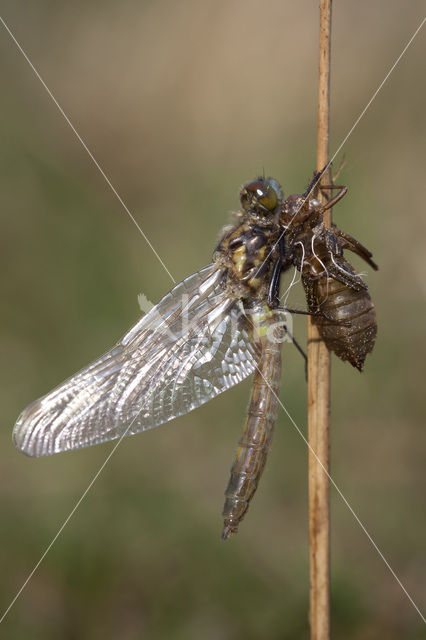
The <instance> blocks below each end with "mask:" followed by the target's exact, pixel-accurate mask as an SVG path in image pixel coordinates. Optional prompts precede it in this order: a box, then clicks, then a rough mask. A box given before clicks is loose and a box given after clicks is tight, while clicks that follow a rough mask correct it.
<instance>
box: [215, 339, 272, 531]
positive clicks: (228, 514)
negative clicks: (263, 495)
mask: <svg viewBox="0 0 426 640" xmlns="http://www.w3.org/2000/svg"><path fill="white" fill-rule="evenodd" d="M262 346H263V347H264V348H263V350H262V355H261V356H260V358H259V361H258V365H257V369H256V370H255V372H254V379H253V388H252V392H251V398H250V404H249V409H248V413H247V418H246V421H245V424H244V430H243V435H242V437H241V440H240V442H239V447H238V450H237V454H236V457H235V461H234V464H233V465H232V469H231V477H230V479H229V483H228V486H227V488H226V491H225V505H224V507H223V512H222V515H223V517H224V528H223V533H222V539H224V540H225V539H226V538H229V537H230V536H231V535H233V534H234V533H236V532H237V530H238V526H239V524H240V522H241V520H242V519H243V517H244V515H245V514H246V512H247V509H248V507H249V504H250V500H251V499H252V497H253V495H254V493H255V491H256V489H257V485H258V483H259V480H260V477H261V475H262V472H263V468H264V466H265V462H266V458H267V455H268V451H269V447H270V444H271V440H272V436H273V432H274V426H275V421H276V419H277V415H278V404H279V400H278V398H279V390H280V381H281V343H280V342H274V341H271V340H268V338H267V337H266V336H265V337H264V338H263V339H262Z"/></svg>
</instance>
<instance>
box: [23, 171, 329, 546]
mask: <svg viewBox="0 0 426 640" xmlns="http://www.w3.org/2000/svg"><path fill="white" fill-rule="evenodd" d="M240 202H241V209H240V210H239V211H238V212H237V213H236V214H234V219H233V221H232V223H231V224H229V225H227V226H225V227H224V229H223V230H222V233H221V236H220V239H219V242H218V244H217V246H216V248H215V250H214V253H213V259H212V262H211V264H210V265H208V266H207V267H205V268H203V269H201V270H200V271H198V272H196V273H194V274H193V275H191V276H189V277H188V278H186V279H185V280H183V281H182V282H181V283H179V284H177V285H176V286H175V287H174V288H173V289H172V290H171V291H170V292H169V293H168V294H167V295H166V296H165V297H164V298H162V299H161V300H160V302H159V303H158V304H157V305H156V306H154V307H153V308H152V309H151V310H150V311H149V312H148V313H147V314H146V315H144V316H143V317H142V318H141V319H140V320H139V321H138V322H137V323H136V324H135V326H134V327H132V328H131V329H130V330H129V331H128V332H127V333H126V335H125V336H124V337H123V338H122V339H121V340H120V341H119V342H118V343H117V344H116V345H115V346H114V347H113V348H112V349H111V350H110V351H108V352H107V353H105V354H104V355H103V356H101V357H100V358H98V359H97V360H95V361H94V362H93V363H91V364H89V365H88V366H87V367H85V368H84V369H82V370H81V371H79V372H78V373H76V374H75V375H73V376H72V377H71V378H69V379H68V380H66V381H65V382H63V383H62V384H61V385H59V386H58V387H57V388H56V389H54V390H53V391H51V392H50V393H48V394H47V395H45V396H43V397H42V398H40V399H38V400H36V401H35V402H33V403H31V404H30V405H29V406H28V407H27V408H26V409H25V410H24V411H23V413H22V414H21V415H20V416H19V418H18V420H17V423H16V425H15V427H14V432H13V438H14V442H15V445H16V446H17V448H18V449H19V450H20V451H21V452H23V453H25V454H27V455H29V456H46V455H51V454H55V453H59V452H63V451H69V450H73V449H79V448H82V447H87V446H91V445H95V444H99V443H102V442H106V441H110V440H113V439H117V438H123V437H124V436H129V435H133V434H136V433H138V432H142V431H145V430H147V429H151V428H153V427H156V426H158V425H160V424H163V423H165V422H168V421H169V420H172V419H174V418H176V417H178V416H182V415H184V414H187V413H188V412H190V411H192V410H193V409H196V408H197V407H200V406H201V405H203V404H204V403H206V402H208V401H209V400H211V399H212V398H214V397H215V396H217V395H218V394H220V393H222V392H224V391H226V390H227V389H230V388H231V387H233V386H234V385H236V384H238V383H239V382H241V381H242V380H244V379H245V378H247V377H248V376H250V375H251V374H253V384H252V390H251V396H250V401H249V407H248V411H247V416H246V420H245V423H244V428H243V433H242V437H241V439H240V441H239V445H238V449H237V452H236V456H235V459H234V463H233V465H232V468H231V473H230V479H229V482H228V485H227V488H226V491H225V504H224V508H223V512H222V514H223V519H224V525H223V532H222V538H223V539H227V538H229V537H230V536H232V535H234V534H235V533H237V531H238V527H239V525H240V523H241V521H242V519H243V518H244V516H245V514H246V513H247V510H248V508H249V504H250V501H251V499H252V498H253V495H254V493H255V491H256V489H257V486H258V483H259V480H260V477H261V475H262V472H263V469H264V467H265V463H266V459H267V455H268V451H269V448H270V444H271V440H272V436H273V431H274V426H275V422H276V420H277V416H278V409H279V403H280V401H279V392H280V382H281V372H282V361H281V347H282V342H283V341H284V340H286V339H288V338H289V337H290V338H291V339H292V341H294V340H293V338H292V336H291V335H290V331H289V328H288V322H287V321H286V318H287V316H286V313H287V312H288V311H291V312H299V313H306V314H309V315H312V314H313V313H315V314H316V315H321V314H322V313H323V312H322V311H321V310H320V309H316V310H315V311H309V310H308V311H298V310H288V309H286V307H282V306H280V299H279V291H280V281H281V276H282V274H283V272H285V271H286V270H287V269H289V267H290V266H291V265H293V264H294V265H296V267H297V268H299V269H301V268H303V265H301V263H300V257H299V256H298V254H297V251H296V249H295V247H296V245H297V233H296V232H295V228H294V227H292V228H291V225H290V224H289V220H288V209H287V210H286V209H285V201H284V196H283V192H282V189H281V186H280V184H279V183H278V182H277V181H276V180H275V179H273V178H265V177H261V178H258V179H256V180H254V181H252V182H249V183H247V184H246V185H244V186H243V187H242V188H241V190H240ZM290 229H291V233H290V232H289V231H290ZM294 342H295V341H294ZM295 344H296V346H297V347H298V348H299V350H301V349H300V347H299V345H297V343H295Z"/></svg>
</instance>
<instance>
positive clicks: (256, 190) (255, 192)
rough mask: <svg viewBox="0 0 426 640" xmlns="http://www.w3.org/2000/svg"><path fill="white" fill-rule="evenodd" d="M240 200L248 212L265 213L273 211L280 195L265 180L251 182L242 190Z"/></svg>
mask: <svg viewBox="0 0 426 640" xmlns="http://www.w3.org/2000/svg"><path fill="white" fill-rule="evenodd" d="M240 200H241V204H242V206H243V208H244V209H245V210H246V211H249V210H250V209H259V210H260V211H259V213H261V212H262V210H263V211H265V210H266V211H273V210H274V209H275V207H276V206H277V204H278V195H277V193H276V191H275V189H274V188H273V187H272V186H271V185H270V184H268V183H267V182H264V181H263V180H255V181H254V182H249V183H248V184H246V185H245V187H243V188H242V190H241V194H240Z"/></svg>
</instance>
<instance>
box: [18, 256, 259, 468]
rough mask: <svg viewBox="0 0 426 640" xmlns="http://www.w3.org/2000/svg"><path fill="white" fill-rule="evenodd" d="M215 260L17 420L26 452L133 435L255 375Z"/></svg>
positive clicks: (245, 328) (251, 351) (245, 332)
mask: <svg viewBox="0 0 426 640" xmlns="http://www.w3.org/2000/svg"><path fill="white" fill-rule="evenodd" d="M222 278H223V270H221V269H218V268H217V267H216V266H214V265H210V266H209V267H206V268H205V269H202V270H201V271H199V272H198V273H195V274H193V275H192V276H190V277H189V278H187V279H186V280H184V281H183V282H181V283H180V284H178V285H177V286H176V287H175V288H174V289H172V290H171V291H170V293H168V294H167V295H166V296H165V297H164V298H163V299H162V300H161V301H160V302H159V303H158V304H157V305H156V306H155V307H153V308H152V309H151V311H150V312H149V313H148V314H147V315H145V316H144V317H142V318H141V319H140V320H139V322H138V323H137V324H136V325H135V326H134V327H133V328H132V329H131V330H130V331H129V332H128V333H127V334H126V335H125V336H124V338H123V339H122V340H121V341H120V342H119V343H118V344H117V345H116V346H115V347H113V348H112V349H111V350H110V351H108V352H107V353H106V354H104V355H103V356H102V357H101V358H99V359H98V360H96V361H95V362H93V363H92V364H90V365H89V366H88V367H86V368H85V369H83V370H82V371H80V372H79V373H76V374H75V375H74V376H72V377H71V378H69V379H68V380H67V381H65V382H64V383H63V384H62V385H60V386H59V387H57V388H56V389H54V390H53V391H51V392H50V393H49V394H47V395H46V396H44V397H43V398H40V399H39V400H36V401H35V402H33V403H32V404H30V405H29V406H28V407H27V408H26V409H25V410H24V412H23V413H22V414H21V415H20V417H19V418H18V421H17V423H16V425H15V429H14V441H15V444H16V446H17V447H18V449H20V450H21V451H22V452H23V453H26V454H27V455H31V456H43V455H50V454H52V453H57V452H59V451H66V450H69V449H77V448H80V447H86V446H89V445H92V444H97V443H100V442H104V441H106V440H112V439H114V438H119V437H120V436H122V435H123V434H125V435H131V434H134V433H137V432H139V431H144V430H146V429H150V428H152V427H155V426H157V425H159V424H162V423H163V422H167V421H168V420H171V419H172V418H175V417H177V416H180V415H183V414H185V413H188V412H189V411H192V409H195V408H196V407H199V406H200V405H202V404H204V403H205V402H207V401H208V400H210V399H211V398H213V397H214V396H216V395H218V394H219V393H221V392H222V391H225V390H226V389H229V388H230V387H232V386H233V385H235V384H237V383H238V382H240V381H241V380H243V379H244V378H246V377H247V376H248V375H250V373H252V372H253V370H254V368H255V363H256V352H255V347H254V345H253V344H252V341H251V337H250V329H249V325H246V321H245V320H244V315H243V314H242V313H241V308H240V303H239V301H237V300H234V299H231V298H230V297H229V296H228V295H227V292H226V289H225V287H224V286H223V282H222Z"/></svg>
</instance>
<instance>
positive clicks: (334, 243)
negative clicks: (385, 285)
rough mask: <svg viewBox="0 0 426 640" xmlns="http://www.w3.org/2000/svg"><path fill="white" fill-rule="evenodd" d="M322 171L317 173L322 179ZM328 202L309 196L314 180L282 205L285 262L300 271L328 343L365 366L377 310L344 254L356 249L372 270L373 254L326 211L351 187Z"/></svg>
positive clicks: (356, 364)
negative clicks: (325, 218)
mask: <svg viewBox="0 0 426 640" xmlns="http://www.w3.org/2000/svg"><path fill="white" fill-rule="evenodd" d="M318 177H320V176H319V175H318V176H316V177H315V178H314V180H317V179H318ZM324 188H325V189H327V188H339V189H340V191H339V193H338V194H337V196H335V197H334V198H333V199H332V200H330V201H329V202H328V203H327V204H323V203H321V202H320V201H319V200H317V199H316V198H311V197H309V195H310V192H311V190H312V183H311V185H310V186H309V187H308V190H307V191H306V192H305V193H304V194H301V195H298V194H295V195H291V196H289V197H288V198H287V200H285V202H284V203H283V206H282V212H281V222H282V225H283V227H284V228H285V229H286V232H285V237H286V262H285V265H284V268H286V267H288V266H289V264H291V263H293V264H295V265H296V266H297V268H298V269H299V270H300V272H301V276H302V283H303V287H304V289H305V294H306V301H307V305H308V308H309V311H310V312H311V313H312V314H313V315H312V319H313V322H314V323H315V324H316V325H317V327H318V330H319V332H320V335H321V337H322V339H323V340H324V342H325V343H326V345H327V348H328V349H330V351H334V353H335V354H336V355H337V356H338V357H339V358H340V359H341V360H347V361H349V362H350V363H351V364H352V365H353V366H354V367H356V368H357V369H359V371H362V368H363V366H364V360H365V358H366V356H367V354H368V353H370V352H371V351H372V350H373V347H374V341H375V338H376V334H377V320H376V312H375V309H374V305H373V302H372V300H371V298H370V294H369V293H368V288H367V285H366V284H365V282H364V281H363V279H362V278H361V277H360V275H359V274H357V273H356V272H355V271H354V269H353V267H352V265H351V264H350V263H349V262H348V261H347V260H345V258H344V257H343V250H344V249H347V250H349V251H353V252H354V253H356V254H357V255H359V256H360V257H361V258H363V260H365V261H366V262H367V263H368V264H369V265H370V266H371V267H372V268H373V269H377V268H378V267H377V265H376V263H375V262H374V261H373V260H372V253H371V252H370V251H369V250H368V249H366V248H365V247H364V246H363V245H362V244H360V243H359V242H358V241H357V240H355V238H352V236H350V235H348V234H346V233H344V232H343V231H341V230H340V229H338V227H337V226H336V225H334V224H332V225H331V227H330V228H328V227H326V226H325V224H324V221H323V216H324V212H325V211H326V210H327V209H329V208H330V207H331V206H333V205H334V204H336V202H338V201H339V200H340V199H341V198H342V197H343V196H344V195H345V194H346V192H347V188H346V187H335V186H333V187H324V186H322V189H324Z"/></svg>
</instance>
